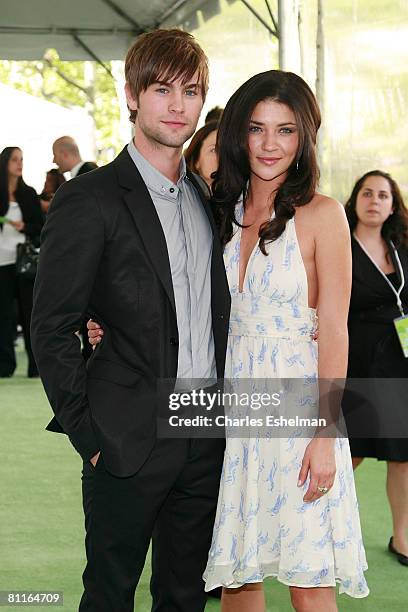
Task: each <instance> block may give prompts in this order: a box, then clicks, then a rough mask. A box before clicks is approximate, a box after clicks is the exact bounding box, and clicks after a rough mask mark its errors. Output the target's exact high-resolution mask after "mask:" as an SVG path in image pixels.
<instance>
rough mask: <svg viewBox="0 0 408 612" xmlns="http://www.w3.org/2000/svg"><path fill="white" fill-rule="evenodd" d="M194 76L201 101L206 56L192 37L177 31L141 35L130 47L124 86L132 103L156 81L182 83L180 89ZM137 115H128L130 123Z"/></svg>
mask: <svg viewBox="0 0 408 612" xmlns="http://www.w3.org/2000/svg"><path fill="white" fill-rule="evenodd" d="M196 72H197V73H198V82H199V84H200V87H201V91H200V93H201V96H202V98H203V101H204V100H205V97H206V95H207V90H208V61H207V56H206V55H205V53H204V51H203V50H202V49H201V47H200V45H199V44H198V42H197V41H196V40H195V38H194V37H193V36H192V35H191V34H189V33H188V32H183V30H178V29H176V28H173V29H168V30H166V29H158V30H153V32H147V33H145V34H142V35H141V36H139V37H138V38H137V40H136V42H135V43H134V44H133V45H132V46H131V47H130V49H129V51H128V52H127V56H126V61H125V76H126V82H127V83H128V84H129V87H130V91H131V92H132V96H133V97H134V99H135V100H137V99H138V98H139V94H140V93H141V92H142V91H145V90H146V89H147V88H148V87H149V86H150V85H152V84H153V83H155V82H157V81H158V80H160V81H163V82H171V81H176V80H178V79H182V83H183V85H187V84H188V82H189V81H190V79H191V78H192V77H193V76H194V75H195V73H196ZM136 114H137V111H132V110H131V111H130V121H131V122H132V123H134V122H135V119H136Z"/></svg>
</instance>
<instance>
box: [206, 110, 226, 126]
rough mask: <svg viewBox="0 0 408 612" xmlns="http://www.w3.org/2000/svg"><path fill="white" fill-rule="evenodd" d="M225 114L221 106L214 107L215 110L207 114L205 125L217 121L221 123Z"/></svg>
mask: <svg viewBox="0 0 408 612" xmlns="http://www.w3.org/2000/svg"><path fill="white" fill-rule="evenodd" d="M223 112H224V109H223V108H221V106H214V108H211V109H210V110H209V111H208V113H207V114H206V116H205V123H209V122H210V121H216V122H217V123H219V122H220V119H221V117H222V113H223Z"/></svg>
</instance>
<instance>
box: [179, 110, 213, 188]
mask: <svg viewBox="0 0 408 612" xmlns="http://www.w3.org/2000/svg"><path fill="white" fill-rule="evenodd" d="M217 126H218V123H217V121H210V122H209V123H206V124H205V125H204V126H203V127H202V128H200V129H199V130H197V132H196V133H195V134H194V136H193V138H192V139H191V142H190V144H189V145H188V147H187V149H186V151H185V153H184V157H185V159H186V164H187V167H188V169H189V170H191V172H195V173H196V174H198V175H199V176H201V178H202V179H203V180H204V181H205V182H206V184H207V186H208V187H209V188H210V189H211V185H212V182H213V177H212V175H213V173H214V172H215V171H216V170H217V166H218V158H217V152H216V150H215V146H216V141H217Z"/></svg>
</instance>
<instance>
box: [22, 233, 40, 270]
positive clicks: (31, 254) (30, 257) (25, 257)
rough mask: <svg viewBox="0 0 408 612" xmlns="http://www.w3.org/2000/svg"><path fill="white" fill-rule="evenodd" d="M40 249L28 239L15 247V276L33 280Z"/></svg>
mask: <svg viewBox="0 0 408 612" xmlns="http://www.w3.org/2000/svg"><path fill="white" fill-rule="evenodd" d="M39 256H40V249H39V248H36V247H35V246H34V244H33V243H32V241H31V240H30V239H29V238H26V241H25V242H21V243H20V244H18V245H17V261H16V274H17V276H19V277H20V278H25V279H27V280H34V279H35V275H36V274H37V267H38V258H39Z"/></svg>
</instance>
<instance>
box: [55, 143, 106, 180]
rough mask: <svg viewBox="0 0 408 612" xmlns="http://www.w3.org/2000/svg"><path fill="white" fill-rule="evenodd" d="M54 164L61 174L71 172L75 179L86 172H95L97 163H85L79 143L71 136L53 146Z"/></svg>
mask: <svg viewBox="0 0 408 612" xmlns="http://www.w3.org/2000/svg"><path fill="white" fill-rule="evenodd" d="M52 152H53V155H54V159H53V162H54V164H57V166H58V168H59V169H60V172H62V173H64V172H69V173H70V174H71V178H75V177H76V176H79V175H80V174H85V172H90V171H91V170H95V168H97V167H98V166H97V165H96V164H95V162H84V161H82V159H81V156H80V154H79V148H78V145H77V143H76V142H75V140H74V139H73V138H71V136H61V138H58V139H57V140H56V141H55V142H54V144H53V145H52Z"/></svg>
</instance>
